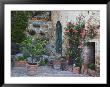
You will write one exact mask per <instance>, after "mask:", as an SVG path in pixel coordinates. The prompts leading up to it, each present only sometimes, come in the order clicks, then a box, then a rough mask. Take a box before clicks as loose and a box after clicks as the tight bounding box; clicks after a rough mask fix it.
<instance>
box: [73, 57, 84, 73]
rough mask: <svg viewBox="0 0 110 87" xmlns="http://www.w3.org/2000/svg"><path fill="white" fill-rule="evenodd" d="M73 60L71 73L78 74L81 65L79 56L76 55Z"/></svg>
mask: <svg viewBox="0 0 110 87" xmlns="http://www.w3.org/2000/svg"><path fill="white" fill-rule="evenodd" d="M75 60H76V63H75V64H74V65H73V73H75V74H80V71H81V65H82V61H81V58H80V57H78V56H77V58H76V59H75Z"/></svg>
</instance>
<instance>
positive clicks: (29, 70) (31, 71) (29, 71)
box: [26, 63, 38, 76]
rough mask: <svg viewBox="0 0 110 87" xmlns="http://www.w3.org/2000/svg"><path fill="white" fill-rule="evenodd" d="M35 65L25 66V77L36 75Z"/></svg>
mask: <svg viewBox="0 0 110 87" xmlns="http://www.w3.org/2000/svg"><path fill="white" fill-rule="evenodd" d="M37 67H38V65H37V64H28V63H27V64H26V70H27V75H29V76H34V75H36V74H37Z"/></svg>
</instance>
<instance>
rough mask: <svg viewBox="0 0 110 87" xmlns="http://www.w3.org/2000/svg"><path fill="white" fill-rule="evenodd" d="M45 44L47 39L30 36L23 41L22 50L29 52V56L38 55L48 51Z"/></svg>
mask: <svg viewBox="0 0 110 87" xmlns="http://www.w3.org/2000/svg"><path fill="white" fill-rule="evenodd" d="M45 45H46V40H42V39H38V38H37V39H36V41H35V40H33V38H32V37H29V38H27V39H25V40H24V41H23V42H22V43H21V50H22V51H23V53H25V54H28V56H32V57H36V56H40V55H42V54H44V53H45V52H46V49H45V48H44V46H45Z"/></svg>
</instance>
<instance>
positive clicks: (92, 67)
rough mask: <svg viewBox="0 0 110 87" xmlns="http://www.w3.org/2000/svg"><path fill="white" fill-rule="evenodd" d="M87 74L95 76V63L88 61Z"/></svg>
mask: <svg viewBox="0 0 110 87" xmlns="http://www.w3.org/2000/svg"><path fill="white" fill-rule="evenodd" d="M88 75H90V76H95V75H96V71H95V64H94V63H89V64H88Z"/></svg>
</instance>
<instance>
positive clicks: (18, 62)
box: [15, 61, 26, 67]
mask: <svg viewBox="0 0 110 87" xmlns="http://www.w3.org/2000/svg"><path fill="white" fill-rule="evenodd" d="M15 67H26V61H15Z"/></svg>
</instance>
